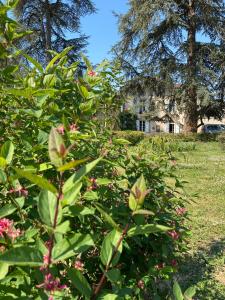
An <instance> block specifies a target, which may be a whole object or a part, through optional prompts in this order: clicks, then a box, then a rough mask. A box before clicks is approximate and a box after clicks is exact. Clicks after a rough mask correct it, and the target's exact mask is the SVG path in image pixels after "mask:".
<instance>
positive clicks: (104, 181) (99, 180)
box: [96, 178, 112, 185]
mask: <svg viewBox="0 0 225 300" xmlns="http://www.w3.org/2000/svg"><path fill="white" fill-rule="evenodd" d="M96 181H97V184H98V185H108V184H110V183H112V180H111V179H108V178H97V180H96Z"/></svg>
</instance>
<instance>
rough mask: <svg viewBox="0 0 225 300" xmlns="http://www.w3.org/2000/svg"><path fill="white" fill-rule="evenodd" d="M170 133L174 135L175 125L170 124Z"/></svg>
mask: <svg viewBox="0 0 225 300" xmlns="http://www.w3.org/2000/svg"><path fill="white" fill-rule="evenodd" d="M169 133H174V123H169Z"/></svg>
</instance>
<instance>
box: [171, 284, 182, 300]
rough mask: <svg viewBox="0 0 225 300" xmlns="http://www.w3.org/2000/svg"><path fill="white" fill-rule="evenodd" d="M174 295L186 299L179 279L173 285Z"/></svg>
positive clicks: (180, 299)
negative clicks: (178, 281)
mask: <svg viewBox="0 0 225 300" xmlns="http://www.w3.org/2000/svg"><path fill="white" fill-rule="evenodd" d="M173 295H174V297H175V299H176V300H184V297H183V294H182V291H181V288H180V286H179V284H178V283H177V281H175V283H174V285H173Z"/></svg>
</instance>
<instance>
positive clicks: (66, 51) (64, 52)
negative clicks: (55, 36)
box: [45, 46, 73, 72]
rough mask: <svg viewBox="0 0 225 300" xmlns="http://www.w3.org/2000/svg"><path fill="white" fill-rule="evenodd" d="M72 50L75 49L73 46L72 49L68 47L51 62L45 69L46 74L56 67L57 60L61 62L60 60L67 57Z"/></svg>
mask: <svg viewBox="0 0 225 300" xmlns="http://www.w3.org/2000/svg"><path fill="white" fill-rule="evenodd" d="M72 49H73V46H72V47H67V48H65V49H64V50H63V51H62V52H61V53H59V54H57V55H56V56H55V57H53V59H52V60H51V61H50V62H49V64H48V65H47V67H46V69H45V70H46V72H47V71H48V70H49V69H51V68H52V67H53V66H54V64H55V62H56V61H57V60H59V59H60V58H62V57H64V56H66V55H67V53H68V52H70V51H71V50H72Z"/></svg>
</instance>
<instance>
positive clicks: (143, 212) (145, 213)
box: [132, 209, 155, 216]
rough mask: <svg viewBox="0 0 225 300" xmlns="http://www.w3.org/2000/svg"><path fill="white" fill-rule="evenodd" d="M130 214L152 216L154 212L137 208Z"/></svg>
mask: <svg viewBox="0 0 225 300" xmlns="http://www.w3.org/2000/svg"><path fill="white" fill-rule="evenodd" d="M132 215H149V216H154V215H155V213H154V212H153V211H150V210H147V209H139V210H135V211H134V212H133V213H132Z"/></svg>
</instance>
